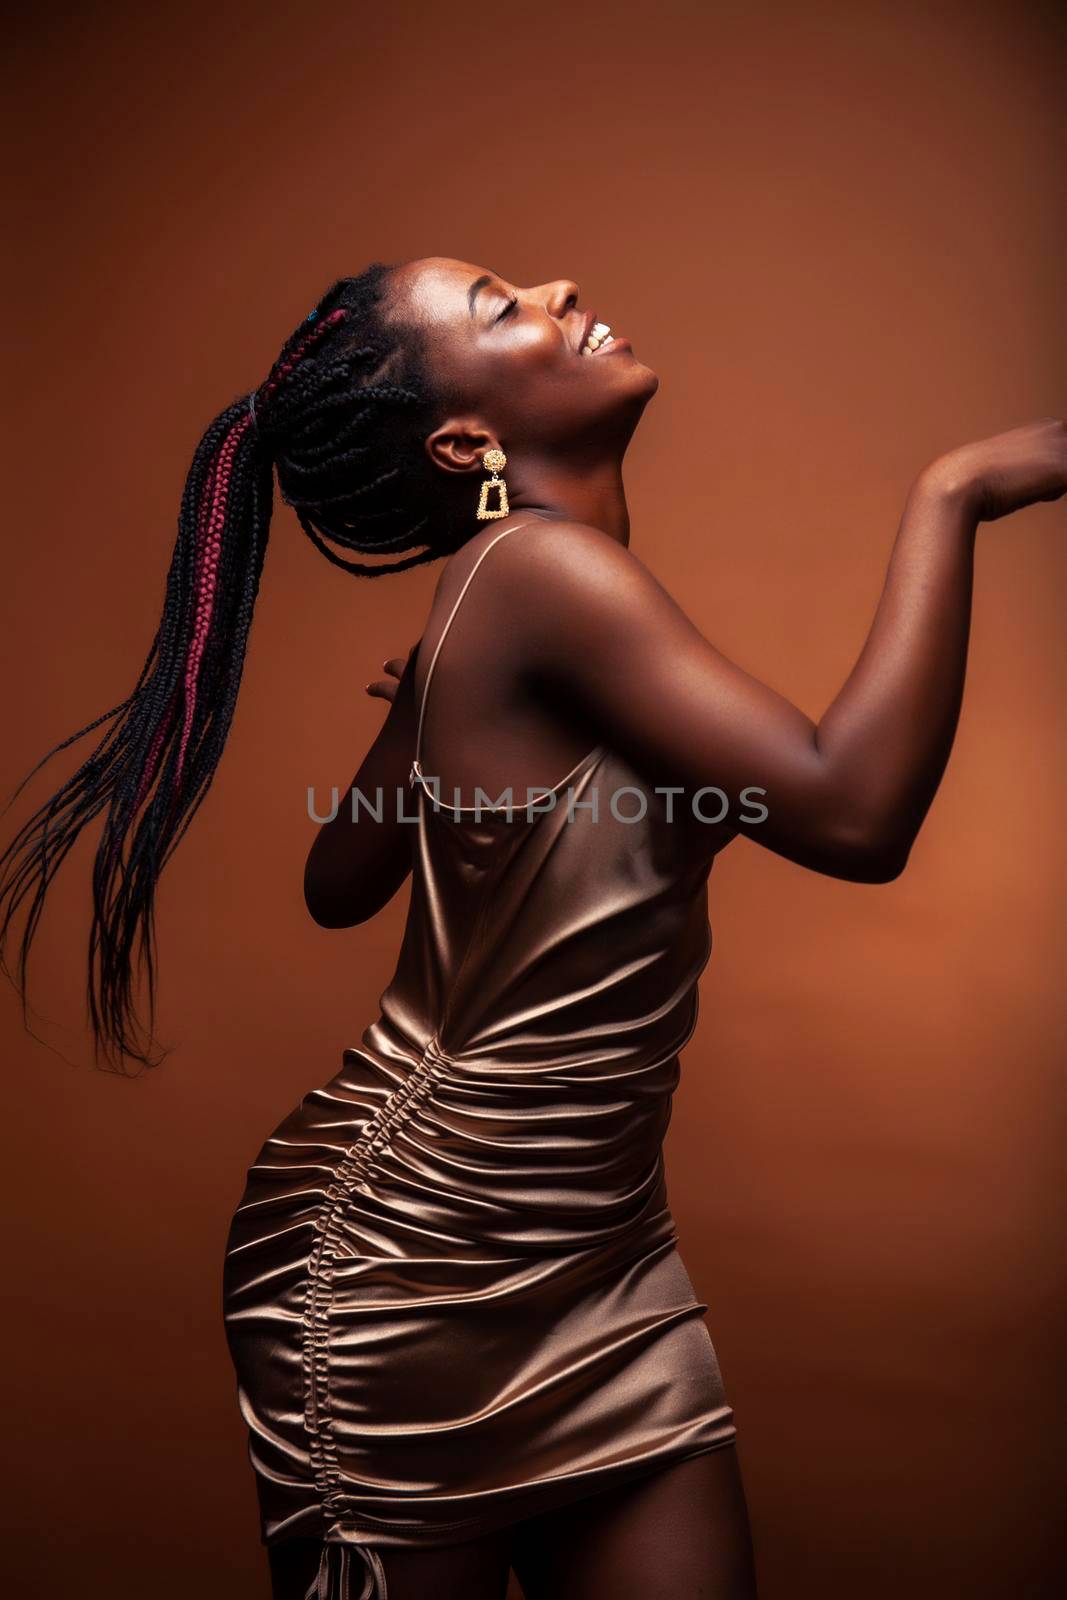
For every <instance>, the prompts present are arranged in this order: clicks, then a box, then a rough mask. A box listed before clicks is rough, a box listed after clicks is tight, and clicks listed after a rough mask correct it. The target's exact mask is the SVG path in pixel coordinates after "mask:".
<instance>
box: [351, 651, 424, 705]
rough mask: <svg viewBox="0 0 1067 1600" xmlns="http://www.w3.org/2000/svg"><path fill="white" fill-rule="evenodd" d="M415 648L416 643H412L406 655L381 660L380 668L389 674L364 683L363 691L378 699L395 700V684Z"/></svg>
mask: <svg viewBox="0 0 1067 1600" xmlns="http://www.w3.org/2000/svg"><path fill="white" fill-rule="evenodd" d="M417 648H418V646H417V645H412V647H411V649H410V650H409V651H408V653H407V655H406V656H390V657H389V660H388V661H383V662H382V668H383V670H384V671H385V672H387V673H388V674H389V676H388V677H387V678H375V679H373V680H372V681H371V682H370V683H365V684H364V685H363V688H364V691H365V692H366V693H367V694H369V695H373V696H375V698H377V699H378V700H388V701H390V702H391V701H393V700H395V699H396V690H397V685H398V684H399V682H400V679H401V678H402V677H403V675H404V668H405V667H406V666H407V664H408V662H409V661H410V660H411V657H412V655H413V654H414V652H415V650H416V649H417Z"/></svg>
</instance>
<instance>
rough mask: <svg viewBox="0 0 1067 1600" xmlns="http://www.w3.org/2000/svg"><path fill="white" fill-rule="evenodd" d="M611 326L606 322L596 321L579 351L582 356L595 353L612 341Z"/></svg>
mask: <svg viewBox="0 0 1067 1600" xmlns="http://www.w3.org/2000/svg"><path fill="white" fill-rule="evenodd" d="M612 338H613V335H612V332H611V328H610V327H609V326H608V324H607V323H606V322H594V323H593V326H592V327H591V328H590V330H589V332H588V333H587V334H586V337H585V340H584V342H583V344H582V346H581V348H580V349H579V351H578V354H579V355H580V356H592V355H595V354H596V352H597V351H598V350H603V349H604V348H605V347H606V346H608V345H610V344H611V342H612Z"/></svg>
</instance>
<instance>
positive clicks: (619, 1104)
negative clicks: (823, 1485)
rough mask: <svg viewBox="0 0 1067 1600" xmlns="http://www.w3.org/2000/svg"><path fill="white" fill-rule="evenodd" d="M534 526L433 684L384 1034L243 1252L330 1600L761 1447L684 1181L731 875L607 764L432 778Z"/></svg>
mask: <svg viewBox="0 0 1067 1600" xmlns="http://www.w3.org/2000/svg"><path fill="white" fill-rule="evenodd" d="M524 526H526V524H519V525H518V526H517V527H512V528H508V529H504V530H502V531H501V533H499V534H497V536H496V538H495V539H492V540H490V541H489V543H488V544H487V546H486V548H485V549H484V550H483V551H482V553H481V555H480V556H479V558H478V561H477V562H476V563H475V565H474V567H473V568H472V570H471V572H470V574H469V575H468V578H467V580H466V582H465V583H464V585H463V588H462V589H461V591H460V595H459V598H458V599H457V601H456V603H455V605H454V606H453V608H452V611H451V614H450V615H449V617H448V620H447V622H446V624H445V627H444V629H443V631H442V633H441V636H440V639H439V641H438V644H437V647H436V650H435V651H434V656H433V660H432V662H431V665H430V669H429V672H428V674H427V678H426V683H425V685H424V688H423V695H422V703H421V706H420V713H419V728H418V735H417V738H416V750H415V760H414V762H413V763H412V768H411V775H410V780H409V782H410V784H411V787H412V789H413V793H412V794H410V796H408V798H409V799H410V802H411V806H410V807H409V813H408V814H410V815H411V816H412V817H414V818H415V819H416V820H415V821H413V822H412V824H411V825H412V829H413V869H412V879H411V899H410V908H409V912H408V918H407V924H406V928H405V932H404V936H403V941H402V945H401V950H400V956H399V959H398V963H397V967H396V972H395V974H394V976H393V978H392V980H391V982H390V984H389V986H388V988H387V989H386V991H385V993H384V994H383V995H382V997H381V1000H380V1008H381V1014H380V1016H379V1017H378V1019H377V1021H375V1022H373V1023H371V1024H370V1026H368V1027H367V1028H366V1030H365V1032H364V1033H363V1035H362V1039H361V1042H360V1044H359V1045H356V1046H353V1047H351V1048H349V1049H346V1050H345V1051H344V1052H343V1056H342V1067H341V1071H340V1072H339V1073H338V1074H337V1076H336V1077H335V1078H333V1079H332V1080H331V1081H330V1082H329V1083H327V1084H326V1086H325V1087H324V1088H321V1089H316V1090H314V1091H312V1092H311V1093H310V1094H308V1095H307V1097H306V1098H305V1099H304V1100H303V1101H302V1103H301V1105H300V1106H299V1107H298V1109H297V1110H295V1111H294V1112H293V1113H292V1114H291V1115H290V1116H289V1117H287V1118H286V1120H285V1121H284V1122H283V1123H282V1124H281V1126H280V1127H279V1128H278V1129H277V1131H276V1132H275V1133H274V1134H272V1136H271V1137H270V1138H269V1139H268V1140H267V1142H266V1144H265V1145H264V1146H263V1149H262V1150H261V1152H260V1154H259V1156H258V1157H257V1159H256V1161H255V1164H254V1165H253V1166H252V1168H251V1170H250V1171H249V1173H248V1181H247V1187H246V1189H245V1193H244V1196H243V1198H242V1200H241V1204H240V1206H239V1209H238V1211H237V1213H236V1215H235V1217H234V1219H233V1224H232V1228H231V1231H230V1237H229V1241H228V1245H227V1252H226V1262H225V1279H224V1302H225V1318H226V1330H227V1337H228V1340H229V1345H230V1350H231V1353H232V1356H233V1361H234V1366H235V1369H236V1373H237V1380H238V1398H239V1403H240V1407H241V1411H242V1414H243V1416H244V1419H245V1421H246V1423H247V1426H248V1430H249V1455H250V1459H251V1462H252V1465H253V1468H254V1470H255V1474H256V1484H257V1490H258V1494H259V1504H260V1513H261V1537H262V1539H263V1541H264V1543H267V1544H272V1543H274V1542H276V1541H279V1540H283V1539H287V1538H293V1537H301V1536H303V1537H307V1536H311V1537H314V1538H319V1539H321V1540H322V1541H323V1546H322V1558H321V1563H320V1568H319V1574H318V1578H317V1579H316V1581H315V1582H313V1584H312V1586H311V1588H310V1589H309V1591H308V1595H309V1597H313V1596H319V1597H321V1600H328V1597H330V1596H337V1597H339V1600H387V1588H386V1579H385V1572H384V1568H383V1565H382V1562H381V1559H380V1557H379V1555H378V1554H377V1550H376V1547H389V1546H393V1547H396V1546H406V1547H409V1548H410V1547H413V1546H414V1547H418V1546H423V1547H424V1546H428V1545H446V1544H452V1543H455V1542H458V1541H462V1540H467V1539H472V1538H476V1537H477V1536H478V1535H480V1534H483V1533H487V1532H490V1531H492V1530H494V1529H498V1528H500V1527H502V1526H504V1525H506V1524H508V1523H511V1522H516V1521H519V1520H521V1519H523V1518H527V1517H531V1516H536V1515H538V1514H539V1513H541V1512H544V1511H547V1510H549V1509H551V1508H554V1507H559V1506H561V1505H563V1504H565V1503H568V1502H571V1501H575V1500H578V1499H580V1498H581V1497H582V1496H585V1495H589V1494H592V1493H594V1492H596V1491H599V1490H603V1489H606V1488H609V1487H611V1486H613V1485H617V1484H621V1483H624V1482H626V1481H628V1480H630V1479H633V1478H636V1477H638V1476H640V1475H642V1474H646V1473H651V1472H655V1471H657V1470H659V1469H662V1468H663V1467H666V1466H668V1465H669V1464H672V1463H674V1462H677V1461H681V1460H684V1459H686V1458H687V1457H690V1456H696V1455H701V1454H703V1453H704V1452H706V1451H709V1450H715V1449H719V1448H721V1447H723V1446H725V1445H730V1444H733V1443H734V1440H735V1436H736V1428H735V1426H734V1419H733V1411H732V1409H731V1407H730V1406H729V1405H728V1404H727V1400H726V1396H725V1393H724V1389H723V1382H722V1377H721V1373H720V1368H719V1363H718V1360H717V1358H716V1355H715V1351H714V1348H713V1345H712V1341H711V1338H710V1336H709V1334H708V1330H707V1327H706V1325H705V1323H704V1320H703V1314H704V1312H705V1311H706V1310H707V1309H708V1307H707V1306H706V1305H705V1304H704V1303H703V1302H701V1301H699V1300H698V1299H697V1298H696V1295H695V1293H694V1290H693V1285H692V1283H691V1282H690V1279H689V1276H688V1274H687V1272H686V1270H685V1267H684V1265H683V1263H682V1260H681V1258H680V1256H679V1254H678V1251H677V1248H676V1243H675V1240H676V1229H675V1223H674V1219H673V1217H672V1215H671V1212H670V1209H669V1206H668V1200H667V1190H666V1183H665V1174H664V1163H663V1149H662V1146H663V1138H664V1135H665V1133H666V1131H667V1127H668V1124H669V1121H670V1116H671V1108H672V1095H673V1092H674V1090H675V1088H676V1086H677V1084H678V1081H679V1073H680V1066H679V1051H680V1050H681V1049H682V1047H683V1045H684V1044H685V1043H686V1041H687V1040H688V1039H689V1037H690V1035H691V1034H692V1032H693V1029H694V1027H695V1026H696V1019H697V1011H698V1003H699V1002H698V992H697V980H698V978H699V976H700V974H701V972H702V971H703V969H704V966H705V964H706V962H707V960H708V957H709V955H710V953H711V930H710V927H709V924H708V906H707V883H708V876H709V871H710V866H711V855H710V853H707V854H705V855H703V856H699V855H698V856H696V857H694V845H693V835H692V831H691V830H687V829H683V828H682V827H679V826H678V825H677V824H676V823H672V822H671V821H670V820H668V817H669V813H668V809H667V808H668V797H665V796H663V795H660V794H657V793H655V792H654V791H653V790H651V789H649V788H648V787H647V786H646V785H645V784H644V783H643V782H642V780H641V779H640V778H639V777H638V776H637V774H636V773H635V772H634V771H633V769H632V768H631V767H629V766H628V765H627V764H626V763H624V762H623V761H622V760H621V759H620V758H619V757H618V756H617V755H615V754H614V753H613V752H612V751H611V750H610V749H608V748H607V747H606V746H604V745H599V746H597V748H596V749H595V750H592V751H590V753H589V754H588V755H587V756H586V757H585V758H584V759H583V760H581V761H580V762H579V763H578V764H577V766H576V767H574V768H573V769H572V771H571V772H569V773H568V774H567V776H566V778H564V779H562V780H561V782H560V783H559V784H558V785H556V787H555V788H554V789H552V790H547V791H541V792H540V793H539V794H538V795H537V796H536V799H535V801H534V803H533V805H532V807H528V806H527V795H526V792H525V791H522V792H521V793H518V792H517V793H516V794H515V796H514V797H513V809H512V810H511V812H510V815H509V813H508V811H507V810H506V809H501V808H499V807H498V808H497V809H495V810H493V809H489V807H488V806H484V808H483V812H482V815H481V816H480V817H479V816H478V814H477V810H476V808H475V807H466V808H463V809H457V808H455V807H454V806H453V805H452V804H451V800H452V799H453V798H454V796H452V795H447V794H446V792H445V791H444V789H443V788H442V787H441V786H439V785H437V784H436V781H435V780H431V779H428V778H426V776H425V775H424V774H423V772H422V768H421V765H420V762H419V754H420V750H421V738H422V722H423V716H424V714H425V711H426V704H427V696H428V693H429V688H430V682H431V680H432V677H433V671H434V667H435V666H436V664H437V658H438V654H439V652H440V649H441V645H442V644H443V643H444V641H445V637H446V635H447V633H448V631H449V628H450V627H451V625H452V622H453V620H454V618H455V615H456V612H457V611H458V609H459V605H460V602H461V601H462V599H463V596H464V594H465V593H466V590H467V588H468V587H469V585H470V583H471V581H472V579H473V578H474V576H475V574H476V572H477V570H478V567H479V566H480V565H481V562H482V561H483V560H484V559H485V557H486V556H487V555H488V554H489V552H490V550H491V549H492V548H493V546H494V545H495V544H496V543H497V542H498V541H499V540H500V539H501V538H503V537H505V536H506V535H507V534H511V533H516V532H518V531H519V528H521V527H524ZM401 793H402V794H403V793H404V791H401ZM435 795H436V798H435ZM642 796H643V797H644V801H645V807H646V809H645V812H644V814H643V815H641V814H640V812H641V797H642ZM613 797H614V809H613V803H612V802H613ZM368 798H370V799H372V800H373V798H374V797H373V796H370V797H368ZM475 798H476V799H479V798H482V796H480V795H479V794H478V793H477V792H476V794H475ZM497 799H499V797H497V796H489V797H488V800H489V801H490V802H494V801H496V800H497ZM384 800H385V803H391V797H390V796H389V795H387V794H386V795H385V796H384ZM626 818H633V819H634V820H625V819H626ZM353 1573H355V1574H356V1577H355V1578H353Z"/></svg>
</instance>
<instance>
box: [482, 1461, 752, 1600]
mask: <svg viewBox="0 0 1067 1600" xmlns="http://www.w3.org/2000/svg"><path fill="white" fill-rule="evenodd" d="M512 1537H513V1543H512V1563H513V1565H514V1568H515V1572H516V1574H517V1576H518V1578H519V1582H520V1583H521V1584H522V1590H523V1594H524V1595H525V1597H526V1600H597V1597H599V1596H601V1595H609V1594H610V1595H611V1596H612V1600H678V1597H679V1596H682V1595H684V1596H685V1597H686V1600H756V1575H755V1564H754V1559H753V1553H752V1538H751V1534H750V1531H749V1524H748V1508H747V1506H746V1504H745V1494H744V1489H743V1487H742V1483H741V1472H740V1466H739V1462H738V1453H737V1447H736V1445H724V1446H723V1447H722V1448H721V1449H719V1450H712V1451H709V1452H708V1453H706V1454H705V1455H702V1456H693V1457H690V1459H689V1460H688V1461H681V1462H678V1463H677V1464H675V1465H674V1466H671V1467H665V1468H664V1469H663V1470H662V1471H660V1472H653V1473H651V1474H649V1476H648V1477H645V1478H640V1479H637V1480H636V1481H634V1482H632V1483H629V1484H624V1485H623V1486H622V1487H621V1488H619V1489H607V1490H604V1491H603V1492H602V1493H600V1494H594V1495H589V1496H588V1497H587V1498H586V1499H584V1500H578V1501H575V1502H574V1503H573V1504H571V1505H569V1506H565V1507H564V1508H563V1509H562V1510H560V1511H554V1512H546V1513H545V1515H544V1516H541V1517H531V1518H530V1519H528V1520H527V1521H525V1522H523V1523H521V1524H520V1525H519V1526H517V1527H516V1528H515V1529H513V1531H512Z"/></svg>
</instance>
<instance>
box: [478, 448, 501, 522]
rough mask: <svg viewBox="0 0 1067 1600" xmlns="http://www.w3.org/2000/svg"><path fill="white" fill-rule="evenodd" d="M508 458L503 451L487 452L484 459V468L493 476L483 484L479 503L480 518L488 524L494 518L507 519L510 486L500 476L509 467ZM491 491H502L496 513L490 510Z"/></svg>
mask: <svg viewBox="0 0 1067 1600" xmlns="http://www.w3.org/2000/svg"><path fill="white" fill-rule="evenodd" d="M507 462H508V458H507V456H506V455H505V454H504V452H503V450H487V451H486V452H485V455H484V456H483V457H482V466H483V467H484V468H485V469H486V471H487V472H491V473H492V474H493V476H492V477H491V478H486V480H485V482H484V483H483V484H482V496H481V499H480V500H479V501H478V517H479V520H480V521H482V522H488V521H490V520H491V519H492V518H493V517H506V516H507V514H508V486H507V484H506V483H505V482H504V480H503V478H502V477H501V476H500V473H501V470H502V469H503V468H504V467H506V466H507ZM490 489H498V490H499V491H500V499H499V503H498V505H497V508H496V510H495V511H490V510H489V508H488V500H489V491H490Z"/></svg>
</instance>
